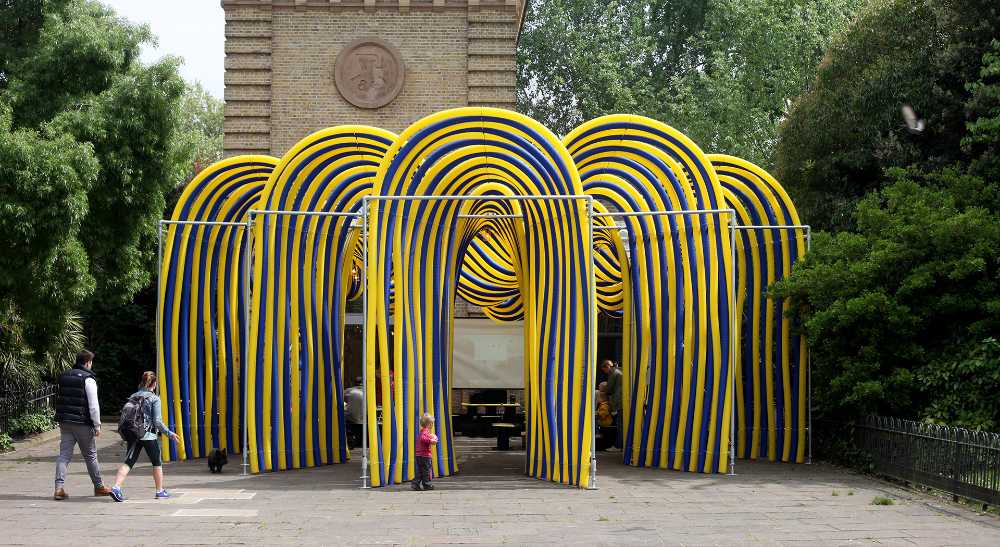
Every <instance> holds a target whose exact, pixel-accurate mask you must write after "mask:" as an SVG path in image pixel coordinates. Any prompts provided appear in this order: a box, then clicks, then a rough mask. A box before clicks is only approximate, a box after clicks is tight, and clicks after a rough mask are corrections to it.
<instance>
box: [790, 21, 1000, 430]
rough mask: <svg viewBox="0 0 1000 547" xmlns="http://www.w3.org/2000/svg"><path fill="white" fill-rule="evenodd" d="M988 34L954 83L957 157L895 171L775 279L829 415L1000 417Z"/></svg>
mask: <svg viewBox="0 0 1000 547" xmlns="http://www.w3.org/2000/svg"><path fill="white" fill-rule="evenodd" d="M983 42H984V43H983V44H981V46H980V48H979V49H982V50H985V53H984V54H983V55H982V56H981V57H980V59H981V65H980V68H979V69H978V70H976V71H973V74H974V76H972V78H973V81H972V82H969V83H967V84H966V83H963V84H962V85H957V86H956V88H958V89H966V90H967V91H968V94H967V96H966V100H965V102H964V104H963V105H962V107H961V108H960V110H961V111H962V112H964V113H966V114H967V116H968V121H967V123H966V131H964V132H960V133H958V134H956V135H953V136H952V137H951V140H950V142H951V143H952V146H954V147H955V150H953V151H950V152H948V151H943V152H942V155H943V156H946V155H951V156H953V157H955V158H958V160H957V161H955V162H953V163H952V164H950V165H947V166H945V167H939V168H936V169H933V170H928V168H927V164H928V162H929V161H930V160H928V159H927V158H924V157H918V158H917V159H916V160H914V163H913V165H911V166H910V167H908V168H900V167H895V168H890V169H888V170H887V171H886V172H885V173H884V174H882V175H880V177H881V178H880V179H879V180H882V181H883V182H882V185H883V187H882V188H881V189H877V190H873V191H870V192H869V193H868V194H866V195H865V196H864V197H863V198H861V199H860V200H859V201H858V202H857V206H856V207H855V208H854V211H853V213H852V218H851V223H850V226H851V229H850V230H842V231H840V232H838V233H835V234H830V233H823V232H821V233H819V234H817V236H816V238H815V240H814V246H813V251H812V252H811V253H810V254H809V255H808V256H807V257H806V259H805V260H804V261H803V262H801V263H800V264H799V265H797V267H796V269H795V271H794V272H793V273H792V275H791V276H790V278H789V279H787V280H786V281H784V282H781V283H778V284H776V285H775V286H774V287H772V288H771V290H772V292H773V294H775V295H779V296H785V297H791V298H793V299H794V300H796V301H797V302H798V303H799V304H801V305H803V308H804V316H803V319H804V322H803V326H804V328H805V331H806V333H807V335H808V336H809V342H810V344H811V347H812V355H813V368H814V378H813V380H814V382H813V385H816V386H822V389H818V390H815V391H814V401H815V403H816V409H817V412H818V414H819V416H821V417H827V418H838V419H845V418H855V417H858V416H859V415H862V414H866V413H872V412H877V413H887V414H892V415H897V416H902V417H909V418H917V419H928V420H933V421H937V422H944V423H949V424H954V425H962V426H967V427H982V428H995V427H998V426H1000V404H997V403H998V399H997V392H998V389H1000V359H998V358H997V356H998V352H997V343H996V340H995V337H996V333H997V332H1000V184H998V181H1000V163H998V162H997V161H996V156H997V150H998V149H1000V132H998V131H996V127H997V120H998V119H1000V108H998V107H1000V100H998V98H1000V77H998V76H1000V55H998V53H1000V44H998V43H997V41H996V40H992V39H989V38H986V37H984V40H983ZM958 69H959V68H956V70H958ZM955 77H957V76H955V75H950V76H948V77H947V78H945V79H946V80H949V81H950V80H951V79H953V78H955ZM959 143H962V144H963V148H961V149H960V146H959ZM918 148H919V147H918ZM836 152H837V151H836V150H830V151H829V153H836Z"/></svg>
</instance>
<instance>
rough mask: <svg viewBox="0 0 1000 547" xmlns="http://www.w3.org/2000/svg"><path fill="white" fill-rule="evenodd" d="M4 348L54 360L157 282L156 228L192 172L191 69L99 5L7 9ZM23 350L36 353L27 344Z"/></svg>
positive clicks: (0, 105)
mask: <svg viewBox="0 0 1000 547" xmlns="http://www.w3.org/2000/svg"><path fill="white" fill-rule="evenodd" d="M0 21H3V23H2V24H3V25H4V31H5V32H6V31H8V30H11V29H13V32H11V33H10V34H6V33H5V34H4V35H3V37H2V38H0V230H2V232H3V233H4V238H3V239H2V242H0V246H2V249H0V254H2V255H3V256H0V337H3V339H2V340H0V342H2V343H4V344H5V345H6V344H11V345H10V346H5V350H6V349H10V350H11V351H9V352H8V353H9V354H11V355H15V354H16V355H21V356H24V355H30V356H32V357H31V358H32V359H34V360H35V361H36V362H40V361H42V360H44V356H45V355H47V354H50V353H51V351H52V349H53V348H55V347H58V345H59V344H58V340H59V339H60V337H61V336H62V335H64V334H66V332H67V328H68V327H72V324H71V319H72V317H73V314H74V313H76V312H83V315H84V316H85V317H86V315H87V312H88V310H89V309H90V308H91V307H93V306H94V305H95V303H100V304H102V305H104V304H113V303H123V302H128V301H129V300H130V299H131V298H132V296H133V295H134V294H135V293H136V292H137V291H139V290H140V289H141V288H143V287H146V286H148V285H149V284H150V280H151V275H150V274H151V269H152V268H151V266H152V264H153V263H154V261H155V250H156V229H155V226H156V220H157V219H159V218H160V215H161V214H162V212H163V209H164V204H165V196H166V194H167V192H169V191H170V190H171V189H172V188H173V187H174V186H175V185H176V184H177V183H178V182H179V180H180V178H179V173H186V172H187V171H188V167H186V166H182V165H179V164H182V163H184V162H185V161H186V162H187V165H190V159H189V156H190V153H187V155H186V154H185V153H180V152H178V150H183V147H179V146H178V145H177V144H176V143H175V135H176V133H177V130H178V126H179V123H180V122H179V120H180V116H179V114H178V109H179V103H180V99H181V96H182V95H183V93H184V90H185V86H184V83H183V81H182V80H181V79H180V77H179V76H178V74H177V70H176V67H177V60H175V59H166V60H163V61H161V62H158V63H154V64H152V65H149V66H146V65H143V64H142V63H140V62H139V61H138V55H139V51H140V48H141V47H142V45H143V44H145V43H149V42H151V41H152V39H153V38H152V35H151V34H150V33H149V30H148V29H147V28H145V27H143V26H136V25H131V24H129V23H127V22H126V21H125V20H123V19H120V18H118V17H117V16H116V15H115V14H114V12H113V11H111V10H110V9H108V8H107V7H105V6H103V5H102V4H100V3H98V2H96V1H92V0H61V1H40V0H26V1H24V2H0ZM18 344H23V346H18Z"/></svg>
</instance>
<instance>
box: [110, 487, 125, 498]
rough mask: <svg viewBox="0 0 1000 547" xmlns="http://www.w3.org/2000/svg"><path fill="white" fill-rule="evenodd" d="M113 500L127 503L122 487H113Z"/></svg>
mask: <svg viewBox="0 0 1000 547" xmlns="http://www.w3.org/2000/svg"><path fill="white" fill-rule="evenodd" d="M111 499H113V500H115V501H125V493H124V492H122V489H121V487H120V486H113V487H111Z"/></svg>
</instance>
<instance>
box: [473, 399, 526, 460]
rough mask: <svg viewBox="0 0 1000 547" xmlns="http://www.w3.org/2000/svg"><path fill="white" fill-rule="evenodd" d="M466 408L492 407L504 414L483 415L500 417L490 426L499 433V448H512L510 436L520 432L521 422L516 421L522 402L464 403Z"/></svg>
mask: <svg viewBox="0 0 1000 547" xmlns="http://www.w3.org/2000/svg"><path fill="white" fill-rule="evenodd" d="M462 406H463V407H465V408H484V409H486V408H492V409H496V411H497V412H501V411H502V414H499V413H498V414H496V415H487V416H482V417H483V418H487V417H489V418H499V419H500V420H501V421H499V422H493V423H491V424H490V426H491V427H492V428H493V429H494V431H496V434H497V447H496V449H497V450H510V438H511V436H512V435H516V434H518V433H520V430H521V427H522V425H521V424H517V423H514V420H515V419H516V412H517V409H518V408H520V407H521V404H520V403H462Z"/></svg>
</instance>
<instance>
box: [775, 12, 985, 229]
mask: <svg viewBox="0 0 1000 547" xmlns="http://www.w3.org/2000/svg"><path fill="white" fill-rule="evenodd" d="M996 36H1000V5H998V4H997V3H996V2H995V1H994V0H968V1H965V2H952V1H945V0H917V1H914V0H877V1H874V2H871V3H870V4H869V5H868V6H867V8H866V9H865V10H864V11H863V13H861V14H860V15H859V17H858V20H857V21H856V22H855V24H853V25H852V26H851V27H850V28H849V29H847V30H846V31H845V32H844V33H843V34H841V35H840V36H838V37H837V38H836V40H835V41H834V43H833V45H832V46H831V48H830V50H829V51H828V52H827V54H826V56H825V57H824V59H823V62H822V64H821V66H820V68H819V72H818V75H817V77H816V81H815V83H814V84H813V85H812V86H811V87H810V89H809V91H808V92H807V93H806V94H804V95H803V96H801V97H800V98H799V99H798V100H797V101H795V103H794V106H793V109H792V111H791V112H790V114H789V116H788V118H787V120H786V121H785V123H784V124H783V125H782V127H781V130H780V137H781V140H780V144H779V146H778V148H777V154H776V163H777V174H778V177H779V180H781V181H782V183H783V184H784V185H785V186H786V188H788V190H789V192H790V193H791V194H792V197H793V198H795V199H796V202H797V203H798V204H799V208H800V211H801V212H802V213H803V214H804V216H805V217H807V218H808V219H809V220H810V222H811V223H812V224H813V226H816V227H819V228H823V229H843V228H847V227H850V225H851V222H852V217H851V210H852V205H853V204H854V203H855V202H856V201H857V200H858V199H860V198H861V197H862V196H864V195H865V193H866V192H868V191H869V190H872V189H877V188H880V187H882V186H883V185H884V184H886V183H888V182H889V181H890V180H892V179H890V178H888V177H886V176H885V174H884V173H885V170H886V169H887V168H890V167H905V166H909V165H919V166H921V167H923V168H924V169H928V170H933V169H936V168H938V167H941V166H944V165H949V164H951V163H952V162H955V161H963V162H964V161H969V159H968V157H967V156H966V154H965V153H964V151H963V149H962V147H961V146H960V143H961V140H962V138H963V136H964V135H965V131H966V130H965V124H966V121H967V115H968V114H969V112H968V111H967V110H966V105H967V101H968V99H969V96H970V93H969V90H967V89H966V85H967V83H968V82H973V81H975V80H977V79H978V76H979V71H980V64H981V61H982V59H983V55H984V53H986V51H988V49H989V48H990V41H991V40H992V39H993V38H994V37H996ZM904 105H910V106H911V107H912V108H913V110H914V111H915V113H916V114H917V116H918V117H919V118H920V119H922V120H923V123H924V126H925V129H924V130H923V131H921V132H917V133H911V132H910V130H909V129H908V128H907V125H906V124H905V123H904V118H903V116H902V114H901V108H902V107H903V106H904Z"/></svg>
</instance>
